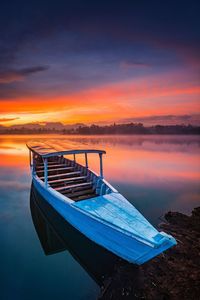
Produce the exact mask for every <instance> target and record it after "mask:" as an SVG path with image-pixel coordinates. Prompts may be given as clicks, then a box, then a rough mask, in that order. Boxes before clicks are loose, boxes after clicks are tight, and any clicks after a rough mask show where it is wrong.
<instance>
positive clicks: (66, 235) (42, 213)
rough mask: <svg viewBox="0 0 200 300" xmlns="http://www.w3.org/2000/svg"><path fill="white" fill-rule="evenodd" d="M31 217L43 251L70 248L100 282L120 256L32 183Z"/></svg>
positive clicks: (72, 253)
mask: <svg viewBox="0 0 200 300" xmlns="http://www.w3.org/2000/svg"><path fill="white" fill-rule="evenodd" d="M30 209H31V215H32V220H33V223H34V226H35V229H36V232H37V234H38V238H39V240H40V243H41V245H42V248H43V250H44V253H45V254H46V255H51V254H55V253H58V252H61V251H65V250H66V251H69V252H70V254H71V255H72V256H73V257H74V258H75V260H76V261H77V262H78V263H79V264H80V265H81V266H82V267H83V268H84V269H85V271H86V272H87V273H88V274H89V276H90V277H91V278H92V279H93V280H95V282H96V283H97V284H98V285H99V286H101V285H102V283H103V277H104V276H105V275H109V274H111V273H112V272H113V269H114V265H115V263H116V262H117V261H119V258H118V257H117V256H115V255H114V254H112V253H111V252H109V251H107V250H106V249H104V248H102V247H101V246H98V245H97V244H95V243H93V242H92V241H91V240H89V239H88V238H87V237H85V236H84V235H83V234H81V233H80V232H79V231H78V230H76V229H75V228H74V227H72V226H71V225H70V224H69V223H68V222H67V221H66V220H65V219H63V217H62V216H61V215H60V214H58V213H57V212H56V211H55V209H54V208H53V207H52V206H51V205H50V204H48V202H47V201H45V199H44V198H42V197H41V196H40V194H39V193H38V192H37V190H36V189H35V188H34V186H33V184H32V187H31V195H30Z"/></svg>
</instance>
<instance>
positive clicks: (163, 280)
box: [98, 207, 200, 300]
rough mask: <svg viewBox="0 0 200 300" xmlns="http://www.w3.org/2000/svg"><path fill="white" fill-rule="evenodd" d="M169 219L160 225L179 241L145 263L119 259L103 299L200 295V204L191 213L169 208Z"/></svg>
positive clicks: (157, 299) (107, 280) (151, 299)
mask: <svg viewBox="0 0 200 300" xmlns="http://www.w3.org/2000/svg"><path fill="white" fill-rule="evenodd" d="M165 220H166V222H165V223H161V224H160V226H159V227H160V228H161V230H162V229H163V230H164V231H165V232H167V233H169V234H171V235H173V236H174V237H175V238H176V240H177V242H178V244H177V245H176V246H175V247H173V248H172V249H169V250H168V251H166V252H165V253H164V254H162V255H160V256H158V257H156V258H154V259H153V260H151V261H149V262H148V263H146V264H144V265H142V266H138V267H136V266H134V265H133V264H129V263H126V262H124V261H123V262H119V263H118V265H116V266H115V271H114V273H113V274H112V276H111V277H105V280H104V284H103V287H102V289H101V295H100V296H99V298H98V299H99V300H111V299H112V300H119V299H131V300H133V299H147V300H167V299H170V300H171V299H172V300H179V299H181V300H184V299H187V300H188V299H192V300H196V299H200V207H197V208H195V209H194V210H193V211H192V215H191V216H187V215H184V214H182V213H178V212H168V213H166V214H165Z"/></svg>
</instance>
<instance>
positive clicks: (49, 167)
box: [37, 163, 66, 169]
mask: <svg viewBox="0 0 200 300" xmlns="http://www.w3.org/2000/svg"><path fill="white" fill-rule="evenodd" d="M64 166H66V164H57V165H50V166H49V163H48V169H53V168H57V167H64ZM43 168H44V165H43V166H37V169H43Z"/></svg>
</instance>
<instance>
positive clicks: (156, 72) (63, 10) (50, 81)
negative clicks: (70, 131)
mask: <svg viewBox="0 0 200 300" xmlns="http://www.w3.org/2000/svg"><path fill="white" fill-rule="evenodd" d="M199 3H200V2H199V1H193V0H192V1H184V0H182V1H178V0H176V1H170V0H168V1H153V0H152V1H148V0H146V1H144V0H140V1H134V0H132V1H116V0H115V1H113V0H107V1H104V0H101V1H87V0H84V1H80V0H73V1H68V0H65V1H60V0H57V1H51V0H49V1H43V0H40V1H37V0H29V1H27V0H26V1H19V0H15V1H14V0H13V1H11V0H6V1H5V0H2V1H1V4H0V125H4V126H10V125H13V124H24V123H37V122H38V123H42V122H49V121H51V122H58V121H59V122H62V123H64V124H73V123H85V124H92V123H96V124H109V123H113V122H117V123H122V122H143V123H144V124H151V125H152V124H158V123H159V124H176V123H181V124H189V123H190V124H200V84H199V83H200V21H199V20H200V18H199V11H200V10H199V9H200V4H199Z"/></svg>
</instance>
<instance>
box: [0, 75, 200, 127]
mask: <svg viewBox="0 0 200 300" xmlns="http://www.w3.org/2000/svg"><path fill="white" fill-rule="evenodd" d="M177 78H178V76H177V77H176V76H174V77H173V76H170V75H169V74H168V75H165V76H163V77H159V76H154V77H150V76H149V77H146V78H142V79H138V80H134V79H132V80H130V81H124V82H118V83H114V84H108V85H104V86H100V87H94V88H90V89H88V90H83V91H80V92H77V93H73V94H67V93H66V94H63V95H59V96H56V97H54V96H52V95H46V96H45V97H44V96H43V97H41V98H39V97H30V98H29V99H25V98H23V97H21V98H19V99H16V100H15V99H13V100H12V101H8V100H3V101H1V108H0V113H1V115H2V118H3V117H5V115H8V114H12V117H13V118H17V117H20V120H19V121H18V123H20V122H22V123H23V122H24V120H26V121H28V120H30V121H31V122H33V121H46V120H51V121H61V122H64V123H73V122H85V123H91V122H99V121H102V122H104V121H117V120H119V119H122V118H128V117H136V116H150V115H158V114H159V115H166V114H188V113H195V112H197V111H199V109H200V103H199V96H200V87H199V86H197V85H195V84H192V83H187V84H186V83H185V82H179V81H180V80H179V81H178V80H177ZM8 104H9V105H8ZM3 114H4V116H3ZM7 117H8V116H7ZM5 118H6V117H5ZM13 123H14V121H13Z"/></svg>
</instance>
